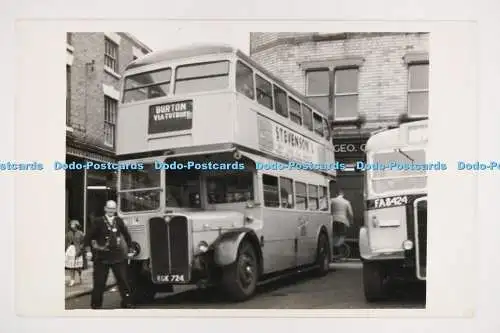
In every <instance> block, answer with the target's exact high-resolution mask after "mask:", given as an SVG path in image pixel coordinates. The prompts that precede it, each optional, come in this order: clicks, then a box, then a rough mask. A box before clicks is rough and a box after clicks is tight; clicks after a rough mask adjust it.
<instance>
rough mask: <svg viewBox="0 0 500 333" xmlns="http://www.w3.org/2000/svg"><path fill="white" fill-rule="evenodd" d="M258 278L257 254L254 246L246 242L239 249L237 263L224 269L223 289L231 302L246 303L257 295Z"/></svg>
mask: <svg viewBox="0 0 500 333" xmlns="http://www.w3.org/2000/svg"><path fill="white" fill-rule="evenodd" d="M258 278H259V275H258V260H257V253H256V251H255V249H254V247H253V245H252V244H251V243H250V242H249V241H246V240H244V241H242V242H241V244H240V246H239V248H238V256H237V257H236V261H235V262H234V263H233V264H231V265H229V266H227V267H225V268H224V272H223V276H222V288H223V290H224V291H225V294H226V296H227V297H228V298H229V299H230V300H231V301H235V302H241V301H245V300H247V299H249V298H251V297H252V296H253V295H254V294H255V289H256V288H257V280H258Z"/></svg>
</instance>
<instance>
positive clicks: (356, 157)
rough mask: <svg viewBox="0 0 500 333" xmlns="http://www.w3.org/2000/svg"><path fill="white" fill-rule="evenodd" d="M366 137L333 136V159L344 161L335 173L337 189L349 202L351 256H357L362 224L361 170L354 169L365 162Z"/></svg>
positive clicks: (362, 184)
mask: <svg viewBox="0 0 500 333" xmlns="http://www.w3.org/2000/svg"><path fill="white" fill-rule="evenodd" d="M367 139H368V137H357V138H337V139H335V138H334V146H335V159H336V161H339V162H340V163H344V164H345V166H346V168H345V170H339V171H338V174H337V184H336V187H337V188H338V189H341V190H343V192H344V197H345V198H346V199H347V200H349V201H350V202H351V205H352V209H353V214H354V223H353V225H352V226H351V228H350V229H349V231H348V236H347V237H348V241H349V245H351V248H352V255H351V256H353V257H358V256H359V252H358V242H357V240H358V234H359V228H360V227H361V226H362V225H363V214H364V202H363V186H364V182H363V172H362V171H359V170H357V169H356V162H359V161H361V162H365V161H366V156H365V144H366V140H367Z"/></svg>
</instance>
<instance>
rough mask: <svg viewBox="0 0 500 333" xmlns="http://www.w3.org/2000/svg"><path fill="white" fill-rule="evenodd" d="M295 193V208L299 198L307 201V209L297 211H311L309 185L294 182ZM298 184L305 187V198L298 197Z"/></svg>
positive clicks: (302, 196)
mask: <svg viewBox="0 0 500 333" xmlns="http://www.w3.org/2000/svg"><path fill="white" fill-rule="evenodd" d="M293 183H294V192H295V202H294V204H295V207H297V201H298V200H297V198H298V197H300V198H304V199H305V201H304V202H305V206H306V207H305V209H297V208H295V209H297V210H301V211H307V210H309V193H308V185H309V184H307V183H304V182H300V181H294V182H293ZM297 184H301V185H304V189H305V192H304V193H305V196H304V195H298V191H297Z"/></svg>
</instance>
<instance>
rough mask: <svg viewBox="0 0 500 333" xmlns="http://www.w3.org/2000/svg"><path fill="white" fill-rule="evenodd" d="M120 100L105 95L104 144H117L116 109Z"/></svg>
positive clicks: (112, 145) (111, 145)
mask: <svg viewBox="0 0 500 333" xmlns="http://www.w3.org/2000/svg"><path fill="white" fill-rule="evenodd" d="M117 107H118V101H117V100H115V99H113V98H111V97H108V96H104V144H105V145H107V146H110V147H114V146H115V125H116V110H117Z"/></svg>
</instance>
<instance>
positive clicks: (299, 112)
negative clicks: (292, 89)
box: [288, 94, 302, 126]
mask: <svg viewBox="0 0 500 333" xmlns="http://www.w3.org/2000/svg"><path fill="white" fill-rule="evenodd" d="M292 101H293V102H295V103H296V104H297V105H298V106H299V109H298V113H295V112H292V108H291V107H290V106H291V104H292V103H291V102H292ZM288 115H289V118H290V120H291V121H292V122H293V123H295V124H297V125H299V126H302V103H300V101H298V100H297V99H296V98H295V97H293V96H292V95H290V94H289V95H288ZM294 117H296V118H295V119H298V120H299V122H296V121H295V120H294Z"/></svg>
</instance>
